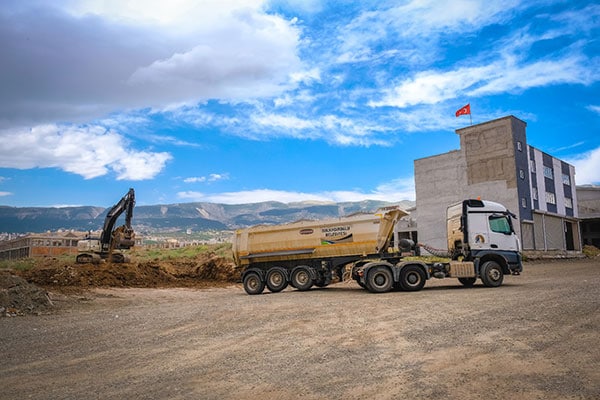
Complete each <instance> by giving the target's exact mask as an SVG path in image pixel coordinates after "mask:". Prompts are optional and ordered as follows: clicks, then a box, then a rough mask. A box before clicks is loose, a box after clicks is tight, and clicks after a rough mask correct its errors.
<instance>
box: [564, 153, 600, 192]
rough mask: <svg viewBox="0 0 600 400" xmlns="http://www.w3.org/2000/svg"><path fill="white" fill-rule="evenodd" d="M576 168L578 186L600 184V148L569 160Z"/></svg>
mask: <svg viewBox="0 0 600 400" xmlns="http://www.w3.org/2000/svg"><path fill="white" fill-rule="evenodd" d="M567 162H568V163H570V164H572V165H574V166H575V182H576V183H577V185H586V184H595V185H599V184H600V147H598V148H596V149H594V150H591V151H588V152H586V153H583V154H580V155H578V156H575V157H572V158H570V159H567Z"/></svg>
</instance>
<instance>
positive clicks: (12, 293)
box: [0, 271, 53, 317]
mask: <svg viewBox="0 0 600 400" xmlns="http://www.w3.org/2000/svg"><path fill="white" fill-rule="evenodd" d="M52 307H53V304H52V301H50V297H48V292H46V291H45V290H44V289H42V288H40V287H38V286H36V285H34V284H31V283H29V282H27V281H26V280H25V279H23V278H21V277H19V276H16V275H13V274H12V273H10V272H9V271H0V317H14V316H17V315H25V314H37V315H39V314H43V313H46V312H48V311H50V310H51V309H52Z"/></svg>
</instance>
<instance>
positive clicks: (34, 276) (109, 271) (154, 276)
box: [19, 254, 239, 288]
mask: <svg viewBox="0 0 600 400" xmlns="http://www.w3.org/2000/svg"><path fill="white" fill-rule="evenodd" d="M19 274H20V275H21V276H22V277H23V278H25V279H26V280H27V281H29V282H32V283H35V284H37V285H40V286H43V287H55V288H65V287H78V288H93V287H152V288H154V287H177V286H181V287H209V286H223V285H225V284H231V283H233V282H237V281H238V280H239V273H238V272H237V271H236V269H235V266H234V265H233V263H232V262H231V261H230V260H227V259H224V258H221V257H217V256H215V255H212V254H206V255H202V256H199V257H196V258H194V259H172V260H171V259H169V260H166V261H162V260H161V261H148V262H138V263H136V262H132V263H127V264H113V263H101V264H64V263H63V264H60V263H59V262H51V261H46V262H44V263H41V264H40V265H38V266H36V267H34V268H32V269H29V270H27V271H22V272H20V273H19Z"/></svg>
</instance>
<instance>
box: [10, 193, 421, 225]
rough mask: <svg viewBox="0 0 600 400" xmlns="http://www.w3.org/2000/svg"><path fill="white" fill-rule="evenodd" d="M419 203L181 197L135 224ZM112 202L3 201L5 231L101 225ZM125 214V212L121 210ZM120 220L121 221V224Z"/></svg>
mask: <svg viewBox="0 0 600 400" xmlns="http://www.w3.org/2000/svg"><path fill="white" fill-rule="evenodd" d="M394 204H395V205H400V206H401V207H402V208H405V209H406V208H410V207H413V206H414V202H412V201H401V202H399V203H389V202H384V201H375V200H365V201H360V202H343V203H320V202H298V203H280V202H274V201H271V202H262V203H251V204H238V205H230V204H218V203H181V204H168V205H151V206H139V207H136V208H135V209H134V211H133V220H132V225H133V227H134V229H135V230H136V231H138V232H141V233H144V232H146V233H149V232H160V231H186V230H188V229H191V230H194V231H206V230H231V229H237V228H243V227H247V226H252V225H258V224H281V223H287V222H293V221H297V220H300V219H324V218H333V217H341V216H345V215H350V214H354V213H357V212H374V211H375V210H377V209H378V208H380V207H385V206H390V205H394ZM109 210H110V208H103V207H94V206H79V207H9V206H0V232H9V233H27V232H46V231H56V230H59V229H63V230H77V231H88V230H98V229H101V228H102V226H103V224H104V219H105V217H106V214H107V213H108V211H109ZM121 219H123V216H121ZM122 223H123V222H122V221H119V222H118V223H117V224H122Z"/></svg>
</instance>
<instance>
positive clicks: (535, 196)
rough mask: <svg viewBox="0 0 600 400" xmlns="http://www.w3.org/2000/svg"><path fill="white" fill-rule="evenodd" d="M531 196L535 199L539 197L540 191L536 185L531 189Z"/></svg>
mask: <svg viewBox="0 0 600 400" xmlns="http://www.w3.org/2000/svg"><path fill="white" fill-rule="evenodd" d="M531 197H533V199H534V200H537V199H538V191H537V188H536V187H534V188H532V189H531Z"/></svg>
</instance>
